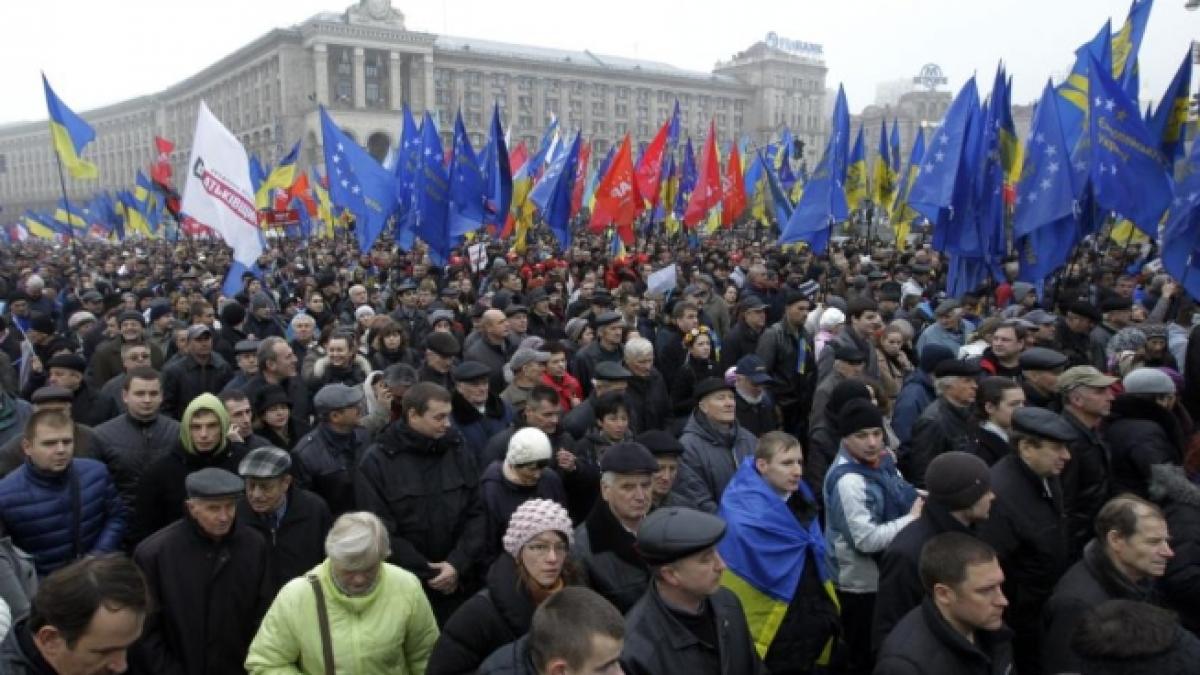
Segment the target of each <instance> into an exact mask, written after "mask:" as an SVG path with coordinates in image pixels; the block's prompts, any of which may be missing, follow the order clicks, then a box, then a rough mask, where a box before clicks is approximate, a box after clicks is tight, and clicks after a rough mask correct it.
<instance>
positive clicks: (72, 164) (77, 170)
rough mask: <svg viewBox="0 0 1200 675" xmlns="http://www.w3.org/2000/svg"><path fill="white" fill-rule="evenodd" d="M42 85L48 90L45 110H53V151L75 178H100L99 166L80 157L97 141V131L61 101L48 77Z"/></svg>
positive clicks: (51, 112)
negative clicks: (85, 149)
mask: <svg viewBox="0 0 1200 675" xmlns="http://www.w3.org/2000/svg"><path fill="white" fill-rule="evenodd" d="M42 85H43V86H44V87H45V89H46V108H47V109H48V110H49V111H50V140H51V142H52V143H53V144H54V151H55V152H57V153H58V157H59V159H61V160H62V163H63V166H65V167H66V169H67V173H69V174H71V176H72V177H73V178H96V177H97V176H99V171H97V169H96V165H95V164H93V163H91V162H89V161H86V160H84V159H83V158H82V157H80V155H82V154H83V148H84V147H85V146H87V144H88V143H91V142H92V141H93V140H95V138H96V130H95V129H93V128H92V125H90V124H88V123H87V122H85V121H83V118H82V117H80V116H79V115H76V114H75V113H74V112H73V111H72V110H71V109H70V108H68V107H67V104H65V103H63V102H62V99H60V98H59V97H58V95H57V94H55V93H54V90H53V89H51V88H50V82H49V81H48V80H47V79H46V76H45V75H42Z"/></svg>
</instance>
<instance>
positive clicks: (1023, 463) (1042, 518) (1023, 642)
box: [979, 408, 1077, 675]
mask: <svg viewBox="0 0 1200 675" xmlns="http://www.w3.org/2000/svg"><path fill="white" fill-rule="evenodd" d="M1076 434H1077V432H1076V431H1075V429H1074V428H1073V427H1072V426H1071V425H1070V424H1068V423H1067V422H1066V421H1065V420H1063V418H1061V417H1059V416H1058V415H1055V414H1054V413H1052V412H1050V411H1049V410H1045V409H1042V408H1020V409H1018V410H1017V411H1016V412H1014V413H1013V428H1012V432H1011V433H1010V434H1009V440H1010V441H1011V443H1012V445H1013V450H1014V452H1013V454H1011V455H1009V456H1007V457H1005V458H1004V459H1002V460H1000V461H999V462H996V464H995V466H993V467H992V468H991V478H992V492H994V493H996V501H995V503H993V504H992V512H991V513H990V514H989V515H988V519H987V520H986V521H984V522H983V523H982V524H981V525H980V528H979V536H980V538H981V539H983V540H984V541H986V542H988V543H989V544H991V545H992V547H993V548H995V549H996V555H997V557H998V558H999V559H1000V566H1001V567H1002V568H1003V569H1004V575H1005V579H1004V595H1005V597H1007V598H1008V602H1009V605H1008V609H1007V610H1006V611H1005V619H1006V620H1005V623H1007V624H1008V625H1009V626H1012V627H1013V629H1014V630H1015V632H1016V635H1015V637H1014V639H1013V653H1014V659H1015V662H1016V664H1017V672H1019V673H1021V674H1022V675H1025V674H1026V673H1029V674H1031V675H1037V674H1038V673H1040V672H1042V671H1041V643H1042V625H1041V616H1042V606H1043V605H1044V604H1045V603H1046V601H1047V600H1049V599H1050V595H1051V593H1052V592H1053V591H1054V585H1055V584H1056V583H1058V579H1059V577H1061V576H1062V574H1063V572H1065V571H1066V569H1067V565H1068V550H1069V541H1068V537H1067V526H1066V519H1065V515H1064V512H1063V496H1062V495H1063V493H1062V485H1061V484H1060V482H1059V478H1058V476H1059V475H1060V474H1061V473H1062V471H1063V467H1065V466H1066V464H1067V459H1068V458H1069V457H1070V452H1069V451H1068V450H1067V444H1068V443H1070V442H1072V441H1074V440H1075V438H1076Z"/></svg>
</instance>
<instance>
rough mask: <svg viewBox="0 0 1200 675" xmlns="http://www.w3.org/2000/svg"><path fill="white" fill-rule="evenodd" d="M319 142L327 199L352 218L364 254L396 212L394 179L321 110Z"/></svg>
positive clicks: (360, 248) (359, 246)
mask: <svg viewBox="0 0 1200 675" xmlns="http://www.w3.org/2000/svg"><path fill="white" fill-rule="evenodd" d="M321 138H322V145H323V146H324V150H325V175H327V176H329V199H330V201H332V202H333V203H334V204H335V205H337V206H340V207H342V208H344V209H346V210H347V211H349V212H350V213H353V214H354V221H355V228H354V233H355V235H356V236H357V237H358V249H359V251H361V252H362V253H366V252H367V251H369V250H371V246H372V245H373V244H374V243H375V240H376V239H378V238H379V233H380V232H382V231H383V227H384V225H385V224H387V220H388V218H390V217H391V216H392V214H393V213H394V212H395V210H396V187H395V185H396V184H395V179H394V178H392V174H391V173H390V172H388V171H387V170H386V169H384V168H383V167H382V166H380V165H379V162H376V161H375V158H374V157H372V156H371V155H370V154H368V153H367V151H366V150H364V149H362V148H361V147H360V146H359V145H358V143H355V142H354V141H353V140H352V139H351V138H350V137H349V136H347V135H346V134H345V133H343V132H342V130H341V129H339V128H338V126H337V125H336V124H334V123H333V118H332V117H330V116H329V113H328V112H327V111H326V110H325V108H324V106H322V107H321Z"/></svg>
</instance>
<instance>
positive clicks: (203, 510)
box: [133, 467, 271, 675]
mask: <svg viewBox="0 0 1200 675" xmlns="http://www.w3.org/2000/svg"><path fill="white" fill-rule="evenodd" d="M242 490H243V483H242V479H241V478H238V477H237V476H236V475H234V474H232V473H230V472H228V471H226V470H224V469H218V468H214V467H209V468H207V469H201V470H200V471H197V472H195V473H193V474H191V475H189V476H188V478H187V495H188V498H187V515H186V516H184V517H183V518H180V519H179V520H177V521H175V522H174V523H173V524H171V525H169V526H167V527H165V528H163V529H162V530H160V531H159V532H157V533H155V534H154V535H153V536H152V537H150V538H149V539H146V540H145V541H143V542H142V543H141V544H139V545H138V547H137V550H135V551H134V554H133V559H134V561H135V562H136V563H137V564H138V567H140V568H142V573H143V574H145V575H146V583H147V585H148V586H149V587H150V591H151V593H153V595H154V598H155V600H156V602H155V609H156V611H154V612H152V613H151V614H150V616H149V617H148V618H147V620H146V632H145V635H144V637H143V638H142V641H141V643H140V645H139V646H140V650H139V651H140V655H141V657H142V663H143V665H144V667H145V671H144V672H153V673H179V674H185V675H206V674H208V673H240V672H242V671H243V668H242V664H243V663H245V661H246V653H247V652H248V651H249V649H250V641H251V640H252V639H254V634H255V632H256V631H257V630H258V622H259V620H260V619H261V618H262V616H263V614H264V613H265V612H266V609H267V607H268V606H269V605H270V602H271V595H270V591H271V589H270V583H269V580H268V563H267V557H268V547H267V542H266V541H264V540H263V538H262V535H260V534H258V533H257V532H255V531H254V530H253V529H251V528H249V527H245V526H244V525H240V524H239V523H238V522H237V519H236V513H237V500H238V497H239V496H240V495H241V493H242Z"/></svg>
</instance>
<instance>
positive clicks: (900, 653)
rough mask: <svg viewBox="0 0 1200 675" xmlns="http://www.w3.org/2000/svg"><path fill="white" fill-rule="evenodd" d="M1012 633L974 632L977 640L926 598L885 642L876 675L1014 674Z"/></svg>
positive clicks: (876, 665) (1005, 629)
mask: <svg viewBox="0 0 1200 675" xmlns="http://www.w3.org/2000/svg"><path fill="white" fill-rule="evenodd" d="M1011 639H1012V633H1011V632H1010V631H1009V630H1008V629H1007V628H1001V629H1000V630H997V631H975V642H974V643H971V642H968V641H967V639H966V638H964V637H963V636H962V635H960V634H959V633H958V632H957V631H955V630H954V629H953V628H951V627H950V624H948V623H946V620H945V619H944V618H942V615H941V613H940V612H938V610H937V608H936V607H934V605H933V602H932V601H931V600H929V599H926V600H924V601H922V602H921V604H920V605H919V606H918V607H914V608H913V609H912V611H910V612H909V613H908V614H906V615H905V616H904V618H903V619H901V620H900V623H898V624H896V627H895V629H893V630H892V632H891V634H890V635H889V636H888V638H887V639H886V640H884V642H883V648H882V649H881V650H880V653H879V659H878V661H877V662H876V664H875V671H874V674H875V675H1011V674H1012V673H1014V672H1015V671H1013V670H1012V667H1013V660H1012V645H1011V643H1010V640H1011Z"/></svg>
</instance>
